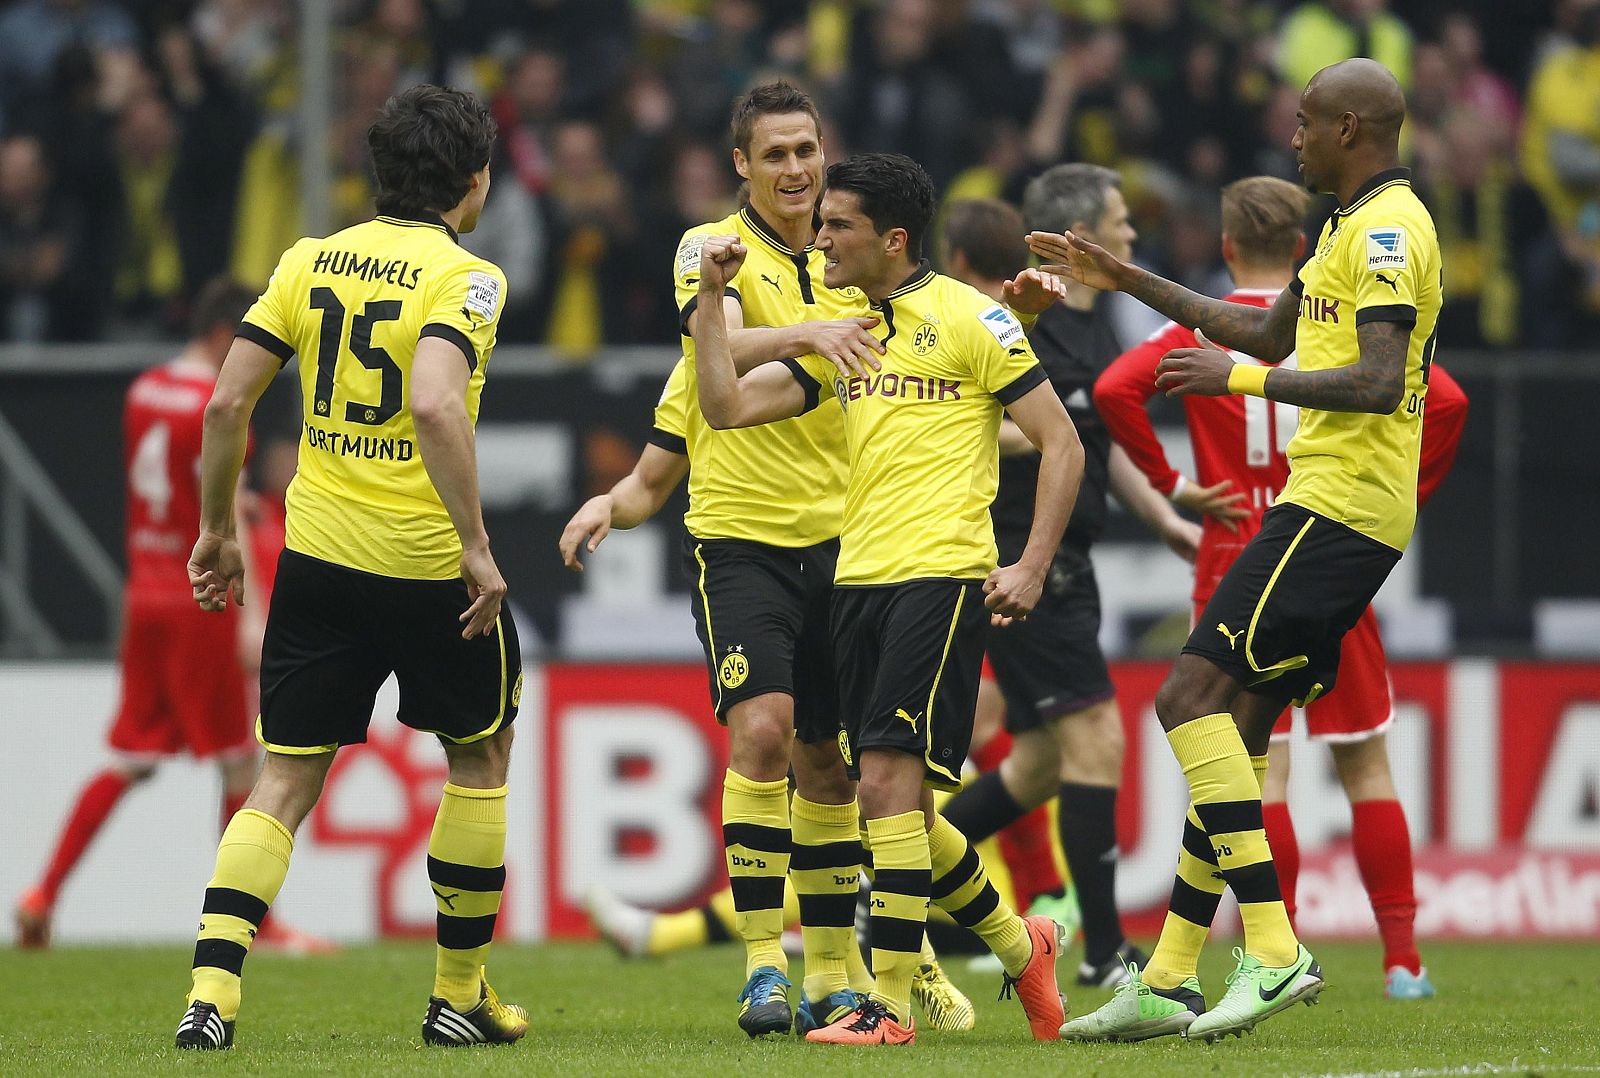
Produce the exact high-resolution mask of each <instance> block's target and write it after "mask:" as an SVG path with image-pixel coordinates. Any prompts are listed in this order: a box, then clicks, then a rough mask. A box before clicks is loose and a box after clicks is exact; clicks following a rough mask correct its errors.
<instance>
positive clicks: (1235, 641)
mask: <svg viewBox="0 0 1600 1078" xmlns="http://www.w3.org/2000/svg"><path fill="white" fill-rule="evenodd" d="M1217 632H1219V633H1221V634H1222V635H1223V636H1225V637H1227V638H1228V647H1229V649H1235V648H1237V647H1238V646H1239V637H1241V636H1243V635H1244V630H1243V629H1240V630H1239V631H1238V632H1236V633H1230V632H1229V631H1228V627H1227V626H1226V625H1224V624H1222V622H1220V621H1219V622H1217Z"/></svg>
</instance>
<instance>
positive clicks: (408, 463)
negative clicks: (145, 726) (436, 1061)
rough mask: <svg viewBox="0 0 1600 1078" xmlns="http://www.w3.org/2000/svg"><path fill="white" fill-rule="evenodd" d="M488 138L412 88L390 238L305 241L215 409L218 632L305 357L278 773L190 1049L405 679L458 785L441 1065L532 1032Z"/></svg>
mask: <svg viewBox="0 0 1600 1078" xmlns="http://www.w3.org/2000/svg"><path fill="white" fill-rule="evenodd" d="M494 138H495V126H494V121H493V120H492V119H491V118H490V116H489V112H488V110H487V109H485V108H484V107H483V105H482V104H481V103H480V102H479V101H478V100H477V99H476V98H474V97H473V96H472V95H471V94H467V93H463V92H461V91H458V90H450V89H443V88H440V87H437V86H416V87H412V88H411V89H409V90H407V91H405V92H404V93H402V94H399V95H397V96H396V97H393V98H391V99H390V100H389V102H388V103H387V104H386V105H385V106H384V109H383V112H382V114H381V115H380V116H379V117H378V119H377V121H376V122H375V123H374V124H373V125H372V127H371V129H370V130H369V131H368V132H367V145H368V148H369V150H370V152H371V155H372V166H373V173H374V175H375V177H376V179H377V187H378V195H377V204H378V217H377V218H376V219H375V220H372V221H368V222H366V223H364V224H359V225H356V226H354V227H352V228H347V229H345V230H344V231H342V232H337V233H335V234H334V235H332V236H329V237H328V238H326V239H303V240H301V241H300V242H298V243H296V244H295V245H294V246H293V247H292V248H290V249H289V250H288V251H287V252H286V253H285V254H284V255H283V257H282V259H281V260H280V261H279V263H278V268H277V270H276V271H275V272H274V273H273V275H272V281H271V283H270V284H268V285H267V290H266V292H265V293H263V294H262V296H261V298H260V299H259V300H257V301H256V304H255V306H253V307H252V308H251V309H250V311H249V312H248V313H247V314H246V315H245V319H244V322H243V323H242V324H241V325H240V327H239V333H238V337H237V339H236V340H235V341H234V344H233V347H232V349H231V350H230V351H229V353H228V358H227V360H226V361H225V362H224V364H223V367H222V372H221V374H220V376H219V377H218V380H217V386H216V389H215V391H214V393H213V395H212V397H211V402H210V404H209V405H208V406H207V408H206V417H205V436H204V440H203V447H202V450H201V496H200V538H199V540H198V542H196V543H195V547H194V552H193V554H192V555H191V557H190V561H189V580H190V583H191V584H192V585H193V587H194V596H195V599H196V601H197V602H199V604H200V605H201V606H202V607H203V608H205V609H207V610H222V609H223V608H224V607H225V606H226V605H227V604H228V602H230V601H233V602H236V603H238V604H239V605H243V603H244V589H245V580H244V569H243V565H242V563H241V561H240V556H239V545H238V542H237V540H236V539H235V537H234V514H233V493H234V488H235V483H236V480H237V477H238V474H239V468H240V464H241V462H242V460H243V457H244V449H245V437H246V426H247V423H248V421H249V418H250V414H251V412H252V410H253V409H254V407H255V404H256V401H257V400H258V399H259V397H260V396H261V393H262V392H263V391H264V390H265V389H266V387H267V385H268V383H270V382H271V381H272V379H273V377H274V375H276V374H277V372H278V369H279V368H280V367H281V366H282V365H283V364H284V363H286V362H287V361H288V360H289V359H290V358H291V357H292V356H296V355H298V356H299V363H300V383H301V389H302V390H303V393H304V399H305V420H304V425H303V429H302V433H301V440H300V460H299V468H298V471H297V472H296V475H295V478H294V482H293V483H292V484H290V486H289V491H288V496H287V499H286V502H287V510H288V521H287V527H288V538H287V548H286V549H285V551H284V553H283V556H282V558H281V559H280V561H279V566H278V576H277V586H276V588H275V590H274V593H273V602H272V609H271V611H270V612H269V614H268V618H267V629H266V639H265V641H264V643H263V648H262V658H261V716H260V718H259V720H258V721H257V727H256V733H257V737H258V739H259V740H260V741H261V743H262V744H263V745H264V746H266V749H267V755H266V761H265V763H264V764H263V765H262V769H261V775H260V777H259V778H258V779H257V780H256V784H255V788H254V789H253V790H252V791H251V793H250V797H249V799H248V800H247V801H246V802H245V805H244V807H243V808H242V809H241V810H240V811H239V812H238V813H237V814H235V815H234V817H233V819H232V820H231V821H230V822H229V823H228V826H227V829H226V830H225V831H224V833H223V836H222V843H221V846H220V848H219V849H218V850H217V864H216V871H215V873H214V874H213V876H212V877H211V882H210V883H209V884H208V885H207V887H206V892H205V903H204V906H203V909H202V912H201V917H200V934H199V940H198V942H197V943H196V944H195V951H194V972H193V988H192V990H191V991H190V993H189V1007H188V1010H187V1011H185V1013H184V1016H183V1021H182V1023H181V1024H180V1025H179V1027H178V1034H177V1044H178V1047H180V1048H227V1047H229V1046H231V1045H232V1043H233V1031H234V1020H235V1017H236V1015H237V1014H238V1010H239V997H240V974H241V972H242V967H243V964H244V960H245V956H246V954H247V953H248V952H249V950H250V944H251V941H252V940H253V939H254V938H255V934H256V929H257V927H258V926H259V925H260V923H261V919H262V917H264V916H265V915H266V912H267V908H268V907H269V906H270V905H271V904H272V900H273V898H274V897H275V896H276V895H277V893H278V888H279V887H280V886H281V885H282V883H283V879H284V875H285V873H286V872H287V870H288V867H289V855H290V851H291V850H292V848H293V845H294V833H295V830H296V829H297V828H298V827H299V826H300V822H301V821H302V820H303V819H305V816H306V814H307V813H308V812H310V811H311V807H312V806H313V805H314V804H315V803H316V801H317V797H318V795H319V794H320V793H321V792H322V784H323V780H324V779H325V778H326V776H327V774H328V768H329V766H330V765H331V764H332V763H333V758H334V754H335V753H336V752H337V751H338V750H339V747H340V746H341V745H349V744H356V743H359V742H362V741H365V740H366V729H367V723H368V721H369V720H370V718H371V716H372V707H373V700H374V697H375V695H376V693H377V691H378V687H379V686H380V685H381V684H382V683H383V682H384V680H385V679H386V678H388V676H389V675H390V674H391V673H393V674H395V675H396V676H397V677H398V679H399V682H400V713H399V717H400V721H401V722H403V723H405V724H406V725H407V726H410V727H413V728H414V729H419V730H426V731H429V732H431V733H434V734H437V735H438V737H439V741H440V743H441V744H442V745H443V746H444V752H445V756H446V758H447V760H448V762H449V777H448V780H447V781H446V782H445V786H444V795H443V799H442V801H441V802H440V805H439V813H438V816H437V818H436V819H435V821H434V826H433V835H432V837H431V838H430V839H429V842H428V878H429V881H430V882H431V883H432V885H433V891H434V895H435V896H436V898H437V903H438V911H439V918H438V947H437V949H436V957H435V972H434V987H433V992H432V997H433V998H431V999H430V1000H429V1001H428V1006H427V1011H426V1015H425V1017H424V1019H423V1023H422V1036H423V1040H424V1041H426V1042H427V1043H429V1044H437V1045H466V1044H485V1043H496V1042H507V1041H514V1040H516V1039H518V1038H519V1037H521V1036H522V1035H523V1034H524V1033H525V1032H526V1031H527V1028H528V1022H527V1013H526V1012H525V1011H524V1010H523V1009H522V1008H521V1007H517V1006H511V1005H507V1004H503V1003H501V1002H500V1001H499V999H498V998H497V997H496V996H495V994H494V992H493V991H491V990H490V988H489V986H488V984H487V982H486V981H485V980H484V974H483V967H484V962H485V960H486V959H487V957H488V953H489V943H490V939H491V938H492V937H493V935H494V923H495V917H496V915H497V914H498V912H499V909H500V894H501V890H502V888H503V886H504V884H505V874H506V871H505V838H506V764H507V757H508V755H509V752H510V748H511V722H512V720H513V719H514V718H515V716H516V713H517V704H518V702H519V698H520V696H521V690H522V674H521V662H520V659H519V652H518V648H517V634H516V629H515V627H514V626H513V625H512V622H511V615H510V612H509V611H505V610H502V607H501V604H502V602H503V601H504V599H505V595H506V583H505V580H504V579H502V577H501V575H500V570H499V569H498V568H497V567H496V565H495V560H494V556H493V555H492V554H491V553H490V551H489V537H488V534H487V533H486V532H485V530H484V526H483V515H482V511H481V508H480V506H479V501H478V485H477V465H476V460H475V456H474V449H473V425H474V423H475V422H476V420H477V415H478V403H479V400H480V398H481V395H482V393H483V383H484V374H485V371H486V368H487V366H488V363H489V357H490V353H491V352H492V351H493V350H494V343H495V329H496V326H497V325H498V321H499V317H500V309H501V301H502V297H503V296H504V294H505V278H504V277H503V276H502V274H501V273H500V270H499V269H497V268H496V267H495V266H493V265H491V264H490V263H488V262H485V261H483V260H481V259H479V258H475V257H474V256H472V255H471V254H469V253H467V252H466V251H465V250H463V249H462V248H461V247H460V246H458V245H457V243H456V234H457V233H458V232H469V231H471V230H472V228H473V226H474V225H476V224H477V222H478V215H479V213H480V212H481V211H482V209H483V203H484V198H485V197H486V196H487V195H488V193H489V153H490V150H491V148H492V147H493V145H494Z"/></svg>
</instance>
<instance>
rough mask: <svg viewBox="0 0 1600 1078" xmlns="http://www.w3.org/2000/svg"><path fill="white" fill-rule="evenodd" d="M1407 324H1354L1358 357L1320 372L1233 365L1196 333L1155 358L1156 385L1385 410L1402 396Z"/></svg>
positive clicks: (1169, 390)
mask: <svg viewBox="0 0 1600 1078" xmlns="http://www.w3.org/2000/svg"><path fill="white" fill-rule="evenodd" d="M1411 329H1412V327H1411V325H1410V324H1409V323H1406V322H1367V323H1365V324H1364V325H1360V326H1357V327H1356V342H1357V344H1358V345H1359V346H1360V349H1361V357H1360V358H1359V359H1358V360H1357V361H1356V362H1354V363H1352V364H1350V365H1349V366H1348V367H1333V368H1330V369H1328V370H1321V371H1302V370H1292V369H1288V368H1284V367H1260V366H1256V365H1254V364H1244V363H1238V364H1236V363H1234V362H1233V359H1232V357H1231V356H1229V355H1228V354H1227V353H1225V352H1222V351H1219V350H1218V349H1217V347H1216V346H1215V345H1213V344H1212V343H1211V342H1210V341H1208V340H1206V338H1205V335H1204V334H1202V333H1196V334H1195V340H1196V341H1197V342H1199V347H1198V348H1175V349H1173V350H1172V351H1170V352H1168V353H1167V354H1166V356H1165V358H1163V359H1162V360H1161V365H1160V366H1159V367H1157V368H1156V371H1157V374H1156V388H1157V389H1161V390H1164V391H1165V392H1166V394H1167V396H1169V397H1180V396H1186V395H1190V394H1200V395H1202V396H1208V397H1221V396H1225V395H1227V394H1229V393H1243V394H1248V395H1250V396H1254V397H1266V398H1267V399H1268V400H1275V401H1282V402H1283V403H1284V404H1297V405H1299V406H1300V407H1302V408H1317V409H1320V410H1321V411H1324V412H1373V413H1376V414H1378V415H1389V414H1390V413H1392V412H1393V411H1394V410H1395V409H1397V408H1399V407H1400V403H1401V402H1402V401H1403V400H1404V399H1405V389H1406V353H1407V352H1408V351H1409V350H1410V347H1411Z"/></svg>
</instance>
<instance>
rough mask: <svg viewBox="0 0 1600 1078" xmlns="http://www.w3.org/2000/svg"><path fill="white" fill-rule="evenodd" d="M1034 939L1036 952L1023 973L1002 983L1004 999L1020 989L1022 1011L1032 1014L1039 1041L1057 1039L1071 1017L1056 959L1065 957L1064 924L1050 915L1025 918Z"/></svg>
mask: <svg viewBox="0 0 1600 1078" xmlns="http://www.w3.org/2000/svg"><path fill="white" fill-rule="evenodd" d="M1022 923H1023V924H1025V925H1026V926H1027V927H1028V935H1029V936H1030V937H1031V938H1032V939H1033V955H1032V957H1030V958H1029V959H1028V964H1027V965H1026V966H1024V967H1022V972H1021V973H1020V974H1018V975H1017V976H1015V977H1013V976H1011V974H1009V973H1008V974H1006V975H1005V980H1004V981H1003V982H1002V983H1001V986H1000V998H1001V999H1010V998H1011V993H1012V990H1013V989H1015V990H1016V995H1017V999H1018V1000H1019V1001H1021V1003H1022V1013H1023V1014H1025V1015H1027V1016H1028V1026H1029V1028H1031V1029H1032V1030H1033V1039H1034V1040H1036V1041H1053V1040H1059V1039H1060V1037H1061V1025H1062V1023H1063V1022H1065V1021H1066V1020H1067V999H1066V997H1065V996H1063V995H1062V994H1061V989H1060V988H1058V987H1057V985H1056V959H1057V958H1059V957H1060V956H1061V943H1062V940H1061V926H1060V925H1058V924H1056V923H1055V922H1054V921H1052V920H1051V919H1050V918H1048V917H1024V918H1023V919H1022Z"/></svg>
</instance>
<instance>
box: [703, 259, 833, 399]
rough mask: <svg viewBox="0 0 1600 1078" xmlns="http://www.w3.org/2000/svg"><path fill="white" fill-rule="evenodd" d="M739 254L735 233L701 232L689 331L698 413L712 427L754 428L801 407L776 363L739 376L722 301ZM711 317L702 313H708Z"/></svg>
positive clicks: (790, 379)
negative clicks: (696, 293) (704, 234)
mask: <svg viewBox="0 0 1600 1078" xmlns="http://www.w3.org/2000/svg"><path fill="white" fill-rule="evenodd" d="M744 256H745V248H744V244H742V243H740V242H739V237H737V236H707V237H706V238H705V243H704V245H703V246H702V247H701V251H700V289H699V301H698V302H697V303H696V305H695V307H696V309H695V318H694V320H693V322H694V325H693V330H692V332H693V334H694V346H695V370H696V374H697V376H698V377H697V381H698V383H699V394H700V411H701V412H703V413H704V414H705V417H706V422H707V423H708V424H709V425H710V426H711V427H712V428H714V429H716V430H731V429H733V428H735V427H754V426H757V425H759V424H761V423H771V422H773V421H774V420H778V419H789V418H791V417H793V416H797V415H799V414H800V413H801V412H803V411H805V409H806V404H807V399H806V397H807V394H806V390H805V388H804V387H802V386H801V385H800V383H799V382H798V381H797V380H796V379H795V377H794V375H792V374H791V373H790V372H789V369H788V368H787V367H784V366H781V365H780V364H777V363H764V364H762V365H761V366H759V367H757V368H756V369H755V370H753V371H751V372H750V373H749V374H746V375H744V376H743V377H740V375H739V372H738V371H737V370H736V369H735V367H734V363H733V354H732V352H731V351H729V348H728V327H727V322H726V320H725V317H724V315H723V304H722V301H723V299H724V297H725V296H726V295H727V284H728V281H729V280H730V279H731V278H732V277H733V275H734V274H735V273H737V272H739V266H740V265H742V264H743V262H744ZM713 311H714V312H716V315H715V317H704V316H705V315H709V314H711V313H712V312H713Z"/></svg>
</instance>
